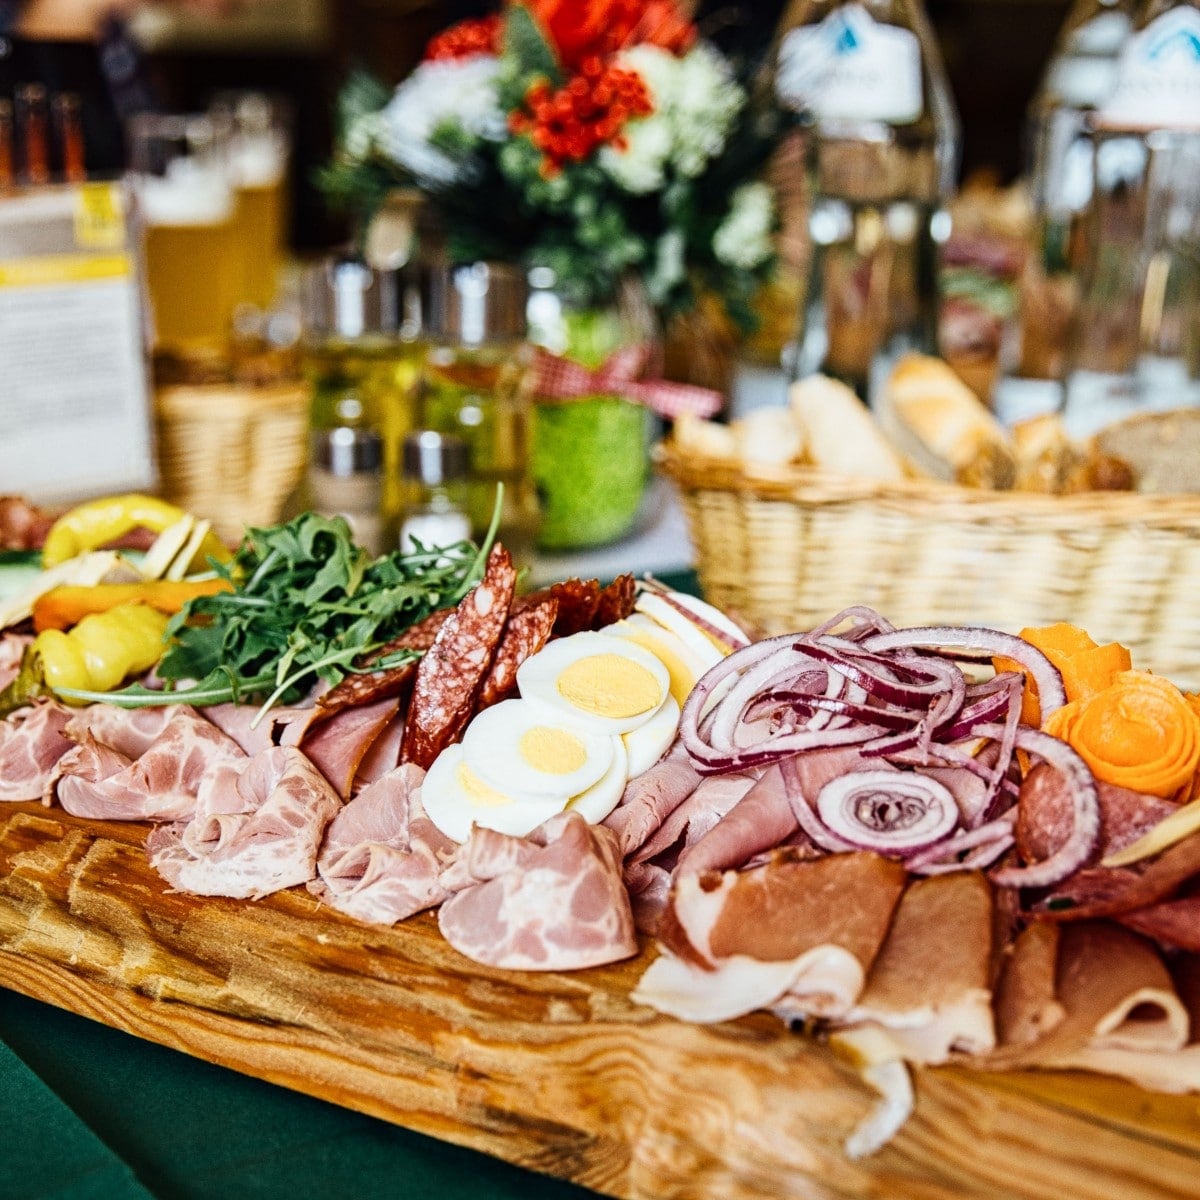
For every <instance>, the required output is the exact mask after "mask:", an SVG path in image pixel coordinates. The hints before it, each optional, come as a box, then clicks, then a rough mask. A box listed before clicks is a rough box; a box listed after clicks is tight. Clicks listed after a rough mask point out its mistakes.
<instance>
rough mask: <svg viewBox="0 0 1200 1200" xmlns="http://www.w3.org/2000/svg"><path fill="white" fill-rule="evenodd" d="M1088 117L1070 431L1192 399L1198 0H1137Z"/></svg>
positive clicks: (1199, 109)
mask: <svg viewBox="0 0 1200 1200" xmlns="http://www.w3.org/2000/svg"><path fill="white" fill-rule="evenodd" d="M1089 125H1090V136H1091V140H1092V144H1093V153H1092V193H1091V200H1090V207H1089V211H1088V231H1089V237H1088V247H1087V250H1088V255H1087V263H1086V266H1085V269H1084V272H1083V295H1082V299H1081V301H1080V304H1079V310H1078V312H1077V314H1076V318H1075V320H1074V322H1073V323H1072V330H1071V338H1070V343H1069V346H1068V352H1067V372H1066V379H1065V386H1064V418H1065V420H1066V422H1067V425H1068V427H1069V428H1071V429H1072V430H1073V431H1074V432H1077V433H1079V434H1086V433H1091V432H1093V431H1094V430H1095V429H1097V428H1099V427H1101V426H1103V425H1105V424H1108V423H1110V422H1112V421H1114V420H1118V419H1120V418H1121V417H1124V416H1127V415H1129V414H1131V413H1136V412H1139V411H1145V410H1148V409H1156V408H1157V409H1167V408H1180V407H1184V406H1193V405H1200V378H1198V377H1197V372H1196V370H1195V364H1194V358H1195V355H1194V353H1193V352H1192V350H1191V344H1192V342H1193V340H1194V339H1193V336H1192V333H1191V330H1192V329H1193V327H1194V318H1195V306H1196V300H1197V287H1198V280H1197V266H1196V260H1195V256H1194V252H1193V249H1192V247H1193V244H1194V242H1193V231H1194V230H1195V228H1196V224H1197V219H1198V215H1200V190H1198V188H1197V181H1198V179H1200V0H1185V2H1183V3H1175V4H1172V3H1169V2H1167V0H1147V3H1145V4H1144V5H1143V7H1142V8H1141V10H1140V12H1139V14H1138V17H1137V19H1136V20H1135V22H1134V31H1133V36H1132V37H1130V38H1129V39H1128V41H1127V42H1126V43H1125V46H1124V48H1123V49H1122V52H1121V55H1120V58H1119V60H1118V64H1117V73H1116V81H1115V83H1114V85H1113V89H1112V92H1111V94H1110V95H1109V97H1108V98H1107V100H1105V102H1104V103H1103V104H1101V105H1100V106H1099V107H1098V108H1097V110H1096V112H1095V113H1094V114H1092V116H1091V118H1090V121H1089Z"/></svg>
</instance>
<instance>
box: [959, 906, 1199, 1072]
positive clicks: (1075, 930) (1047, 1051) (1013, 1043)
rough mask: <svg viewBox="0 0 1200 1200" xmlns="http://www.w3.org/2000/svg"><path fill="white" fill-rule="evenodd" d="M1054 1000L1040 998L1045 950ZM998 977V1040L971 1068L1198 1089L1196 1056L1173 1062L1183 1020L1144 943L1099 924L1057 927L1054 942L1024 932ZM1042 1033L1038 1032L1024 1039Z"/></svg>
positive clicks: (1183, 1038) (1183, 1036)
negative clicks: (1161, 1081) (1170, 1082)
mask: <svg viewBox="0 0 1200 1200" xmlns="http://www.w3.org/2000/svg"><path fill="white" fill-rule="evenodd" d="M1054 943H1057V953H1056V955H1055V956H1054V984H1053V991H1054V999H1053V1002H1048V1000H1047V995H1048V990H1049V989H1048V987H1047V982H1046V974H1047V959H1048V957H1049V956H1048V953H1047V951H1048V949H1049V948H1050V947H1051V946H1052V945H1054ZM1018 970H1019V971H1020V972H1021V975H1022V978H1021V979H1020V980H1019V982H1018V983H1017V984H1016V985H1014V983H1013V981H1012V980H1010V979H1008V978H1002V980H1001V983H1000V987H999V993H998V994H999V1004H998V1013H997V1015H998V1021H999V1027H1000V1031H1001V1035H1002V1038H1003V1039H1004V1044H1003V1045H1002V1046H1001V1048H1000V1049H999V1050H997V1051H996V1052H995V1053H994V1054H991V1055H988V1056H986V1057H984V1058H982V1059H980V1060H979V1063H980V1065H982V1066H985V1067H989V1068H993V1069H1005V1068H1012V1067H1053V1068H1065V1069H1071V1068H1077V1069H1080V1070H1088V1071H1099V1072H1101V1073H1104V1074H1111V1075H1121V1076H1124V1077H1125V1078H1128V1079H1132V1080H1134V1082H1141V1083H1145V1084H1147V1086H1157V1084H1156V1083H1151V1080H1155V1079H1156V1078H1165V1077H1168V1076H1171V1077H1174V1078H1175V1080H1176V1086H1174V1087H1172V1088H1171V1089H1170V1090H1176V1091H1178V1090H1191V1089H1193V1088H1197V1087H1200V1069H1198V1068H1200V1057H1197V1058H1194V1059H1193V1060H1192V1061H1191V1063H1190V1064H1186V1063H1177V1062H1173V1061H1172V1060H1175V1059H1177V1058H1178V1056H1179V1053H1180V1051H1182V1050H1183V1048H1184V1046H1185V1045H1186V1044H1187V1042H1188V1039H1189V1026H1190V1021H1189V1015H1188V1011H1187V1009H1186V1008H1185V1006H1184V1004H1183V1002H1182V1000H1181V999H1180V998H1179V995H1178V993H1177V992H1176V990H1175V985H1174V983H1173V981H1172V979H1171V976H1170V974H1169V972H1168V971H1167V969H1166V967H1165V965H1164V964H1163V960H1162V958H1161V957H1160V956H1159V954H1158V953H1157V951H1156V950H1155V949H1154V947H1153V946H1152V945H1151V944H1150V943H1149V942H1148V941H1146V940H1145V939H1144V938H1141V937H1139V936H1138V935H1137V934H1134V933H1131V932H1130V931H1129V930H1127V929H1122V928H1121V927H1120V926H1118V925H1114V924H1112V923H1110V922H1107V921H1085V922H1080V923H1078V924H1075V925H1065V926H1063V927H1062V928H1061V929H1060V930H1058V932H1057V935H1056V936H1052V935H1047V934H1044V933H1042V934H1037V935H1033V934H1032V933H1031V931H1029V930H1027V931H1026V932H1025V933H1024V934H1022V937H1021V938H1020V939H1018V944H1017V947H1016V948H1015V949H1014V954H1013V956H1012V959H1011V960H1010V962H1009V964H1008V966H1007V967H1006V969H1005V976H1006V977H1007V976H1008V975H1011V974H1012V973H1013V972H1014V971H1018ZM1041 1030H1044V1031H1045V1032H1044V1034H1043V1036H1040V1037H1037V1036H1031V1035H1033V1034H1036V1033H1038V1032H1040V1031H1041Z"/></svg>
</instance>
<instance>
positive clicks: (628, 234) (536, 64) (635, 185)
mask: <svg viewBox="0 0 1200 1200" xmlns="http://www.w3.org/2000/svg"><path fill="white" fill-rule="evenodd" d="M341 110H342V111H341V122H340V126H341V131H340V134H339V138H338V144H337V148H336V151H335V156H334V159H333V161H332V162H331V163H330V165H329V166H328V167H327V168H326V170H325V171H324V173H323V177H322V182H323V185H324V188H325V191H326V193H327V195H328V196H329V197H330V198H331V200H334V201H337V202H340V203H341V204H342V205H343V206H344V207H346V208H348V209H349V210H350V211H351V212H352V213H354V214H355V215H356V216H357V218H358V220H359V226H360V228H363V227H365V225H366V222H367V221H368V220H369V219H370V217H371V215H372V214H373V212H375V211H376V210H377V209H378V207H379V206H380V205H381V203H382V202H383V201H384V199H385V198H386V196H387V195H388V193H389V192H390V191H391V190H393V189H394V188H396V187H400V186H406V187H410V188H412V187H415V188H416V189H417V190H418V191H419V192H420V193H421V194H422V195H423V196H425V197H426V198H427V200H428V205H427V208H428V210H429V211H430V213H431V214H432V215H433V216H434V217H435V218H436V219H437V220H438V222H439V223H440V225H441V228H442V231H443V233H444V236H445V245H446V253H447V256H448V258H449V259H450V260H451V261H452V262H458V263H469V262H473V261H481V260H499V261H507V262H515V263H517V264H518V265H520V266H521V267H522V268H523V269H526V270H530V271H535V272H537V273H538V275H540V277H541V278H542V279H543V280H546V279H550V280H552V281H553V282H552V288H553V291H554V293H555V296H556V298H557V300H558V301H559V303H560V304H561V307H562V312H563V314H564V319H563V320H561V321H560V322H558V323H557V326H556V328H557V329H558V331H559V336H558V339H557V344H553V345H551V346H549V347H548V349H549V350H550V351H552V352H553V353H554V354H555V355H557V356H558V357H560V358H564V359H566V360H568V361H569V362H570V363H571V364H573V365H578V366H581V367H583V368H586V369H588V370H590V371H592V372H594V374H595V388H592V389H591V390H589V387H588V385H587V381H586V380H585V381H583V382H582V383H581V382H580V379H579V378H578V377H577V376H576V375H574V374H571V373H569V372H568V373H567V377H569V384H570V386H569V388H568V389H567V390H568V391H569V392H570V395H569V396H564V395H561V394H554V393H553V392H552V391H547V390H546V389H548V388H553V387H555V386H558V385H559V384H560V383H561V382H562V380H563V379H564V377H565V376H564V372H563V371H562V370H561V369H560V367H559V366H555V365H554V364H550V365H549V367H547V365H546V363H545V358H544V357H543V359H542V360H541V362H542V366H543V367H545V368H546V369H543V370H540V371H535V394H536V395H538V398H539V401H541V400H543V399H544V400H546V401H555V400H558V401H561V400H566V399H569V400H570V401H571V405H570V412H569V413H568V414H564V413H562V412H561V411H560V412H556V413H555V414H554V415H553V417H549V416H547V417H546V418H545V419H543V418H542V416H541V411H540V410H539V418H538V421H537V422H536V423H535V437H534V452H533V457H534V470H535V475H536V474H537V472H538V457H539V456H538V450H537V427H538V426H540V427H541V428H542V430H543V432H548V431H549V429H550V426H551V425H553V427H554V439H553V440H554V443H555V445H556V446H559V445H561V444H562V442H563V441H564V439H565V440H570V439H571V438H572V436H573V435H572V433H571V432H570V429H569V428H567V426H569V425H571V424H572V423H576V422H577V423H578V426H579V433H578V438H579V439H584V438H587V437H588V436H590V435H589V434H588V432H587V431H588V430H591V429H595V428H598V427H600V426H601V425H602V426H603V427H604V429H605V430H606V431H608V432H607V433H606V442H605V447H604V451H603V454H602V455H601V454H600V453H599V452H598V453H597V461H596V462H595V464H594V467H595V479H594V480H593V481H592V484H593V485H595V486H585V485H584V484H583V483H582V481H581V478H580V466H581V464H580V461H579V459H578V456H576V457H575V458H573V460H572V469H571V472H570V475H571V478H570V480H561V479H560V480H557V481H556V480H554V479H551V478H546V479H543V478H538V479H537V483H538V485H539V489H540V491H541V492H542V494H543V501H544V509H545V512H544V517H545V520H544V524H543V535H542V544H543V546H544V547H547V548H548V547H550V546H553V547H554V548H565V547H566V546H567V545H569V544H575V545H579V544H595V543H597V542H598V541H601V540H611V538H612V537H613V536H614V535H616V536H619V534H620V533H621V532H623V531H625V530H626V529H627V528H628V527H629V525H631V524H632V520H633V518H634V516H636V504H634V505H632V511H629V512H626V513H624V514H611V513H610V514H608V516H607V518H606V519H605V520H604V521H603V522H602V523H601V524H602V528H600V527H597V529H596V530H595V531H594V532H592V533H589V532H588V531H587V530H586V529H583V528H582V527H581V524H580V523H581V522H582V521H584V520H585V519H586V515H587V514H586V513H585V512H583V511H582V508H581V506H580V505H579V504H577V503H575V502H574V501H575V499H576V498H578V497H581V496H583V495H585V494H588V495H590V496H594V495H595V494H604V495H615V494H617V493H620V494H623V495H627V496H629V497H631V499H632V500H637V499H638V498H640V494H641V480H640V479H633V478H632V476H631V483H632V484H633V486H630V487H626V488H624V489H622V488H614V487H613V486H612V484H613V483H614V478H613V472H614V471H619V470H625V471H626V472H630V473H632V472H637V473H640V477H641V478H644V475H645V471H646V455H645V451H644V442H645V432H644V430H645V422H644V421H641V420H640V418H639V419H634V418H633V417H629V418H627V419H626V420H625V421H624V423H623V427H625V428H627V429H628V431H629V432H628V436H627V438H626V439H625V441H626V445H625V446H624V447H622V446H620V445H618V444H617V442H616V441H614V440H613V438H612V436H611V430H612V429H613V428H614V427H616V426H620V425H621V424H622V423H621V422H619V421H618V422H614V421H612V420H611V419H609V418H610V417H611V414H601V413H598V412H597V411H595V403H594V402H596V401H598V400H599V399H604V400H607V401H614V400H615V401H616V402H625V403H635V404H637V405H639V407H640V409H641V412H642V414H644V413H645V411H647V408H648V409H649V410H657V411H658V412H659V413H660V414H661V415H665V416H673V415H676V413H677V412H678V411H680V410H681V409H683V408H688V409H691V410H693V411H702V412H707V413H708V414H711V412H712V411H715V408H716V407H717V406H719V404H720V397H718V396H715V395H712V394H704V395H702V394H700V393H699V391H698V390H697V391H695V392H691V393H685V392H682V391H679V390H678V389H672V388H669V387H668V388H665V389H659V388H653V387H650V388H646V387H641V388H633V387H630V388H625V387H622V386H620V385H621V384H622V383H623V382H628V383H630V384H634V383H641V384H644V383H645V375H646V374H647V373H651V364H652V363H653V356H652V355H647V354H632V353H626V354H625V355H624V357H622V358H621V359H620V360H619V361H616V362H612V361H610V359H611V358H612V356H613V355H615V354H616V353H617V352H618V351H628V350H629V347H628V345H623V344H622V341H623V340H626V341H627V340H628V339H629V337H630V334H629V332H628V326H629V322H622V321H621V320H619V319H615V318H612V317H611V315H612V314H614V313H615V312H616V310H617V308H618V306H619V301H620V299H621V297H622V296H625V295H628V294H629V292H630V287H631V283H632V284H636V287H637V289H638V290H639V291H640V293H641V294H642V295H643V296H644V298H645V300H646V302H647V307H648V309H649V310H650V311H651V312H652V313H653V314H654V315H655V316H656V318H657V319H658V320H659V321H660V322H661V321H664V320H666V319H669V318H670V317H671V316H672V315H674V314H676V313H679V312H682V311H685V310H687V309H688V308H690V307H691V306H693V305H694V303H695V300H696V297H697V296H698V295H699V294H701V293H704V294H707V295H710V296H715V297H717V298H718V299H719V300H720V302H721V303H722V304H723V305H724V308H725V310H726V312H727V314H728V315H729V317H730V318H731V320H732V321H733V322H734V323H736V324H738V325H740V326H742V327H744V328H749V327H751V326H752V325H753V321H754V318H753V309H752V300H753V298H754V296H755V295H756V293H757V292H758V290H759V288H760V287H761V285H762V283H763V282H764V280H765V279H766V278H767V277H768V276H769V275H770V273H771V270H772V268H773V265H774V237H773V234H774V228H775V219H776V214H775V205H774V199H773V195H772V192H771V190H770V188H769V187H768V186H767V185H766V184H765V183H764V182H762V181H761V180H760V179H759V178H758V176H759V173H760V171H761V168H762V167H763V166H764V164H765V162H766V160H767V158H768V156H769V155H770V153H771V151H772V150H773V148H774V147H775V145H776V144H777V142H778V139H779V137H780V135H781V133H782V132H783V129H784V125H785V122H786V120H787V119H788V118H787V115H786V114H785V113H783V112H782V111H780V110H779V109H778V108H777V107H776V106H775V104H774V103H773V100H772V97H771V92H770V89H769V88H765V87H764V88H752V87H751V86H749V84H748V83H747V82H746V81H744V80H743V79H742V78H740V77H739V73H738V72H737V71H736V70H735V68H734V65H733V64H732V63H731V62H730V61H729V60H728V59H726V58H725V57H724V56H723V55H722V54H721V53H720V52H719V51H718V50H717V49H716V48H715V47H714V46H713V45H712V44H710V43H709V42H707V41H706V40H705V39H704V38H702V37H701V36H700V35H699V32H698V30H697V28H696V27H695V25H693V24H692V22H691V21H690V20H689V19H688V18H687V17H686V16H685V15H684V14H683V13H682V12H681V11H680V10H679V9H678V8H676V6H675V4H674V3H673V2H672V0H520V2H513V3H508V4H506V5H505V6H504V7H503V8H502V9H501V10H500V11H499V12H497V13H496V14H494V15H492V16H488V17H484V18H481V19H474V20H467V21H462V22H460V23H458V24H456V25H454V26H452V27H450V28H449V29H446V30H445V31H444V32H442V33H440V34H438V35H437V36H436V37H435V38H434V39H433V40H432V41H431V42H430V43H429V44H428V46H427V47H426V50H425V54H424V58H423V59H422V61H421V62H420V64H419V65H418V66H417V67H416V69H415V70H414V71H413V72H412V73H411V74H410V75H409V76H408V77H407V78H406V79H404V80H403V81H402V82H401V83H400V85H399V86H398V87H397V88H396V89H395V91H394V92H393V93H391V94H389V93H388V92H387V91H386V90H385V89H383V88H382V87H381V86H380V85H378V84H377V83H374V82H373V81H370V80H367V79H364V78H361V77H360V78H356V79H354V80H352V81H351V82H350V84H348V85H347V88H346V89H345V90H344V92H343V95H342V97H341ZM610 318H611V319H610ZM598 330H601V331H603V332H604V333H605V337H604V338H602V339H598V338H597V331H598ZM535 340H536V338H535ZM636 340H639V341H643V340H645V335H644V331H643V332H642V333H639V335H638V337H637V339H636ZM630 363H635V364H637V371H636V374H637V375H639V376H640V378H633V379H628V378H627V377H628V376H629V375H630V370H629V364H630ZM539 380H540V382H541V384H543V385H545V386H544V387H541V388H539V386H538V381H539ZM581 388H582V394H580V392H581ZM560 390H561V389H560ZM633 393H637V394H636V395H635V394H633ZM587 404H591V405H592V410H588V409H586V407H585V405H587ZM585 414H586V415H585ZM635 438H636V440H637V442H638V449H637V452H636V454H635V453H634V449H633V441H634V439H635ZM577 440H578V439H577ZM543 441H545V439H543ZM618 441H619V439H618ZM543 457H544V458H545V459H546V460H547V462H546V465H545V469H546V471H547V472H551V473H552V472H553V462H552V461H550V460H551V459H558V458H560V457H561V456H560V454H559V453H558V451H557V450H556V451H555V452H554V453H553V454H549V453H548V454H546V455H544V456H543ZM605 480H606V481H607V482H606V483H604V482H603V481H605ZM591 503H592V500H591V499H589V500H588V504H589V505H590V504H591ZM626 507H627V508H629V507H631V506H630V505H628V504H627V505H626Z"/></svg>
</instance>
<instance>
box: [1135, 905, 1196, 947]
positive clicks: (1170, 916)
mask: <svg viewBox="0 0 1200 1200" xmlns="http://www.w3.org/2000/svg"><path fill="white" fill-rule="evenodd" d="M1117 920H1118V921H1120V922H1121V924H1122V925H1124V926H1125V927H1126V928H1127V929H1133V930H1136V931H1137V932H1138V933H1144V934H1145V935H1146V936H1147V937H1149V938H1153V939H1154V940H1155V941H1156V942H1158V943H1159V944H1160V945H1163V946H1170V947H1171V948H1173V949H1175V950H1189V951H1191V952H1192V953H1193V954H1197V953H1200V896H1183V897H1181V898H1180V899H1178V900H1166V901H1164V902H1163V903H1162V904H1151V905H1149V906H1148V907H1147V908H1139V909H1137V910H1136V911H1134V912H1131V913H1126V914H1125V915H1124V916H1121V917H1118V918H1117Z"/></svg>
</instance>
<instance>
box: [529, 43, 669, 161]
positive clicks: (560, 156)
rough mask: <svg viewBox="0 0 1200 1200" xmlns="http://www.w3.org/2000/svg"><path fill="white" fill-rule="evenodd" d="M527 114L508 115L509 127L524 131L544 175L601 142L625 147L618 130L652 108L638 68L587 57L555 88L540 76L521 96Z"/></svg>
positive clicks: (573, 159) (586, 154)
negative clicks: (577, 70)
mask: <svg viewBox="0 0 1200 1200" xmlns="http://www.w3.org/2000/svg"><path fill="white" fill-rule="evenodd" d="M525 103H526V105H527V106H528V109H529V112H523V111H517V112H514V113H512V114H510V116H509V118H508V127H509V129H510V130H512V132H513V133H516V134H522V133H525V134H528V135H529V138H530V140H531V141H532V142H533V144H534V145H535V146H536V147H537V148H538V149H539V150H540V151H541V152H542V173H543V174H544V175H554V174H557V173H558V172H559V171H561V170H562V166H563V163H565V162H580V161H582V160H583V159H585V158H587V157H588V156H589V155H590V154H592V152H593V151H595V150H596V149H597V147H599V146H603V145H604V144H605V143H612V144H613V145H614V146H617V147H621V146H622V145H623V142H622V137H621V130H622V128H623V127H624V125H625V122H626V121H628V120H629V119H630V118H631V117H644V116H647V115H649V114H650V113H651V112H652V111H653V109H654V106H653V105H652V104H651V103H650V93H649V92H648V91H647V90H646V85H645V83H644V82H643V81H642V77H641V76H640V75H639V74H638V73H637V72H636V71H624V70H622V69H621V68H620V67H613V66H605V65H604V64H603V63H602V62H601V61H600V60H599V59H598V58H596V57H594V56H593V57H589V58H585V59H584V61H583V63H582V65H581V70H580V73H579V74H578V75H576V76H574V77H573V78H572V79H571V80H570V82H568V83H567V84H566V85H565V86H564V87H561V88H559V89H558V90H557V91H555V90H554V89H552V88H551V87H550V85H549V84H548V83H547V82H546V81H545V80H541V81H540V82H538V83H535V84H534V85H533V86H532V87H531V88H530V89H529V92H528V94H527V95H526V97H525Z"/></svg>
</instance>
